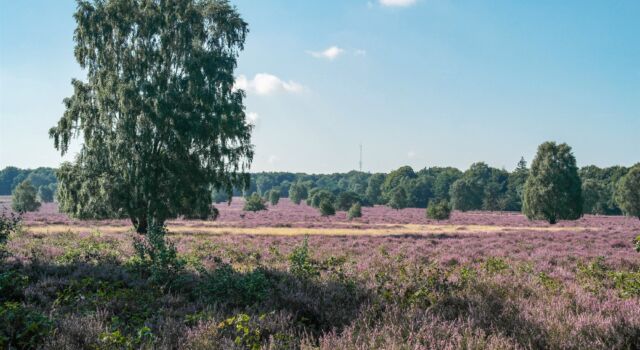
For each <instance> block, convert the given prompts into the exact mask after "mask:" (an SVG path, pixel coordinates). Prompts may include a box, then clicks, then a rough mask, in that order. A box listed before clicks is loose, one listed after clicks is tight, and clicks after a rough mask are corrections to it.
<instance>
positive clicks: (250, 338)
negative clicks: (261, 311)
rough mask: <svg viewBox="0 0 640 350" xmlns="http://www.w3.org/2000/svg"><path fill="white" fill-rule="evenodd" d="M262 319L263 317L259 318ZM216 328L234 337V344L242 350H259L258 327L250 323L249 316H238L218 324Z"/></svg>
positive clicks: (259, 333)
mask: <svg viewBox="0 0 640 350" xmlns="http://www.w3.org/2000/svg"><path fill="white" fill-rule="evenodd" d="M260 318H261V319H264V315H262V316H260ZM218 328H219V329H220V330H221V331H222V332H229V333H231V334H232V335H233V336H235V339H234V343H235V344H236V345H237V346H238V347H241V348H242V349H248V350H259V349H260V348H261V338H262V337H261V332H260V328H259V327H258V325H256V324H255V322H252V320H251V316H249V315H247V314H238V315H235V316H233V317H230V318H228V319H226V320H224V321H223V322H220V324H219V325H218Z"/></svg>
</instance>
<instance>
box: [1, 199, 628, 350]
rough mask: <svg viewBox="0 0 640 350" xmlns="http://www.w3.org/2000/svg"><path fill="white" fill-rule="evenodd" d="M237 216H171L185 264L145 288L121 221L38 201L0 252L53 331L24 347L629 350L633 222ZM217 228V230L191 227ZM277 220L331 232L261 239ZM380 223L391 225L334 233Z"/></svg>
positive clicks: (284, 207)
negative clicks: (65, 211)
mask: <svg viewBox="0 0 640 350" xmlns="http://www.w3.org/2000/svg"><path fill="white" fill-rule="evenodd" d="M242 207H243V202H242V201H241V200H239V201H238V200H234V202H233V203H231V205H230V206H226V205H223V206H221V208H220V219H219V220H220V221H219V222H214V223H212V222H206V221H195V220H174V221H171V222H170V223H169V225H171V226H176V227H179V228H181V229H183V230H181V231H177V230H176V231H172V232H169V233H167V235H168V236H167V237H168V238H169V239H170V241H171V242H172V243H173V247H174V249H175V256H176V258H177V259H179V260H184V261H186V262H188V265H187V266H185V268H183V269H176V270H173V272H172V275H171V277H172V278H171V280H172V281H174V282H173V283H172V284H171V285H170V286H171V288H158V284H157V282H154V281H153V280H152V279H150V278H149V277H150V272H149V270H148V269H143V270H138V269H136V268H138V267H140V265H139V260H140V258H139V257H138V255H137V252H136V250H135V249H134V248H133V247H132V246H131V244H129V242H130V241H131V240H132V239H133V238H134V237H136V235H135V234H134V233H130V232H129V233H126V232H124V233H123V232H121V231H118V230H115V229H116V228H118V227H119V226H121V225H123V224H124V225H127V224H128V223H127V222H123V221H120V220H111V221H105V222H99V223H98V222H93V223H92V224H94V225H100V226H101V228H102V227H104V231H102V232H101V233H100V234H99V235H98V234H96V233H92V232H91V231H92V229H84V228H82V227H86V226H87V225H88V224H86V223H78V222H76V221H73V220H69V219H66V218H64V217H59V216H58V214H55V212H54V211H53V209H52V208H55V207H49V206H48V205H43V208H42V210H41V211H39V212H35V213H28V214H25V229H24V233H23V234H21V235H16V236H14V237H13V238H12V240H11V241H10V242H9V243H8V244H7V249H8V250H9V252H10V253H11V257H10V258H9V259H6V260H5V262H4V263H3V264H2V265H0V286H9V287H11V288H7V289H3V290H2V293H0V298H1V297H3V296H4V297H7V298H9V299H11V300H9V302H13V303H18V304H19V305H20V306H21V307H23V308H24V310H28V311H29V312H34V313H37V314H39V315H46V318H47V319H48V320H49V321H50V325H51V328H49V329H50V332H48V333H47V336H45V337H36V338H34V339H35V340H34V342H35V343H36V344H35V345H34V347H39V348H43V349H52V348H55V349H60V348H69V349H77V348H96V349H108V348H127V347H130V348H131V347H132V348H157V349H176V348H185V349H209V348H214V349H215V348H222V349H243V348H244V349H246V348H260V349H309V348H314V349H316V348H317V349H331V350H335V349H405V348H406V349H424V348H433V349H461V348H477V349H494V348H500V349H523V348H525V349H526V348H535V349H547V348H551V349H633V348H636V347H637V345H636V344H638V334H640V313H638V310H640V296H639V295H638V292H637V291H638V272H639V271H640V254H638V253H637V252H636V251H635V249H634V246H633V243H632V242H633V239H634V236H635V235H634V234H632V233H637V232H639V231H640V221H639V220H637V219H632V218H625V217H606V216H589V215H588V216H586V217H584V218H581V219H579V220H577V221H575V222H560V223H558V224H556V225H555V226H553V227H551V226H549V225H548V224H546V223H543V222H529V221H528V220H527V219H526V218H524V217H523V216H522V215H519V214H505V213H479V212H467V213H460V212H453V213H452V216H451V219H450V220H449V221H447V222H446V225H443V224H439V225H436V226H432V227H433V228H425V232H421V233H406V234H403V233H402V230H403V227H404V226H401V225H404V224H416V223H417V224H425V225H429V224H431V225H433V224H434V221H433V220H430V219H427V218H426V217H425V211H424V209H403V210H398V211H396V210H393V209H389V208H387V207H384V206H375V207H372V208H369V207H365V208H362V211H363V214H364V219H363V220H358V221H357V222H350V221H348V220H347V217H346V213H344V212H340V213H338V214H337V215H335V216H332V217H322V216H321V215H320V214H319V213H318V211H317V210H316V209H315V208H311V207H309V206H307V205H305V204H302V205H299V206H298V205H295V204H293V203H292V202H291V201H289V200H288V199H286V198H283V199H281V203H279V205H278V206H276V207H273V209H272V210H269V211H264V212H256V213H246V217H245V218H244V219H242V218H241V216H240V214H241V213H243V210H242ZM45 213H48V214H45ZM52 222H57V223H60V222H64V223H66V224H67V225H70V227H69V229H75V231H74V232H66V231H64V230H62V231H56V230H55V229H54V228H55V226H53V225H52V224H51V223H52ZM79 224H82V225H83V226H79ZM216 225H220V226H222V227H225V230H227V229H228V233H219V234H210V233H206V231H199V229H202V228H203V227H209V226H216ZM284 225H290V226H286V227H291V228H292V229H294V230H295V229H296V228H300V229H302V228H305V227H310V228H326V229H327V232H332V233H333V234H332V235H309V236H308V237H307V238H306V239H305V237H304V236H301V235H294V236H278V235H270V234H268V233H269V232H270V231H269V229H273V230H277V229H280V228H281V227H282V226H284ZM399 225H400V226H399ZM390 226H391V227H396V226H399V227H400V229H399V230H398V231H397V233H396V234H381V235H363V234H354V235H340V234H339V232H340V231H339V229H340V228H341V227H350V228H359V227H366V228H378V227H390ZM216 227H217V226H216ZM237 227H262V228H264V230H265V231H264V233H266V234H237V233H234V231H233V230H234V228H237ZM407 227H408V226H407ZM425 227H427V226H425ZM437 227H441V228H442V229H438V228H437ZM471 227H475V229H474V230H468V229H469V228H471ZM45 228H46V229H49V228H51V231H50V232H47V231H45V230H44V229H45ZM109 228H113V229H114V230H113V231H111V230H109ZM496 228H498V229H496ZM76 231H77V232H76ZM336 232H337V233H336ZM69 252H73V253H69ZM36 256H37V259H35V257H36ZM110 256H114V257H115V258H109V257H110ZM599 257H601V258H599ZM146 260H147V261H150V258H149V255H146ZM2 281H5V282H2ZM3 288H4V287H3ZM5 291H6V292H5ZM4 302H5V301H0V305H2V304H4ZM9 320H11V319H9ZM0 322H4V321H3V320H0ZM7 322H9V321H7ZM12 324H13V323H12ZM15 324H19V323H15ZM21 324H28V323H25V322H22V323H21ZM1 331H2V330H1V329H0V332H1ZM0 348H3V347H2V346H0Z"/></svg>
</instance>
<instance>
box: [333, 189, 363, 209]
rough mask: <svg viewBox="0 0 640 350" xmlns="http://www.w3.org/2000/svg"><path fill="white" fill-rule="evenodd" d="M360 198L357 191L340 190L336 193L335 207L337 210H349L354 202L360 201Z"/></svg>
mask: <svg viewBox="0 0 640 350" xmlns="http://www.w3.org/2000/svg"><path fill="white" fill-rule="evenodd" d="M361 202H362V200H361V199H360V196H358V194H357V193H355V192H351V191H347V192H341V193H340V194H338V198H336V204H335V206H336V209H338V210H349V208H351V207H352V206H353V204H355V203H361Z"/></svg>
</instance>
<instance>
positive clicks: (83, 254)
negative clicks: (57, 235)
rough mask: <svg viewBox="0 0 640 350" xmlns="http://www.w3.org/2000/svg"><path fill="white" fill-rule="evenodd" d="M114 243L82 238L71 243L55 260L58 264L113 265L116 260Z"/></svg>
mask: <svg viewBox="0 0 640 350" xmlns="http://www.w3.org/2000/svg"><path fill="white" fill-rule="evenodd" d="M116 244H117V243H115V242H106V241H99V240H97V239H96V237H88V238H82V239H79V240H77V241H75V242H73V244H72V246H71V247H68V248H67V249H66V251H65V252H64V254H62V255H60V256H58V257H57V258H56V262H58V263H60V264H77V263H87V264H93V265H97V264H100V263H115V262H116V261H117V260H118V251H117V249H116Z"/></svg>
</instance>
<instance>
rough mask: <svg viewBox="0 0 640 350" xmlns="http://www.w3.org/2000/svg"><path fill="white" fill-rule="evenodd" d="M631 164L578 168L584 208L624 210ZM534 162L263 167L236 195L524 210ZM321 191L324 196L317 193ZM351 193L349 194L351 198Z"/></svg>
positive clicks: (589, 210)
mask: <svg viewBox="0 0 640 350" xmlns="http://www.w3.org/2000/svg"><path fill="white" fill-rule="evenodd" d="M629 169H630V168H627V167H623V166H613V167H608V168H599V167H597V166H594V165H589V166H586V167H583V168H581V169H579V171H578V174H579V176H580V178H581V182H582V194H583V198H584V202H583V203H584V204H583V212H584V213H585V214H601V215H620V214H622V211H621V210H620V208H619V207H618V205H617V204H616V201H615V200H614V196H615V189H616V186H617V183H618V182H619V181H620V179H621V178H622V177H623V176H624V175H626V174H627V172H628V171H629ZM528 176H529V168H528V167H527V163H526V162H525V160H524V159H521V160H520V161H519V162H518V164H517V166H516V168H515V169H514V170H513V171H512V172H509V171H507V170H505V169H498V168H493V167H490V166H488V165H487V164H486V163H484V162H478V163H474V164H472V165H471V166H470V167H469V169H467V170H466V171H464V172H463V171H460V170H458V169H456V168H452V167H431V168H424V169H421V170H418V171H415V170H414V169H413V168H411V167H410V166H403V167H400V168H398V169H396V170H394V171H392V172H390V173H388V174H385V173H365V172H359V171H350V172H348V173H335V174H304V173H288V172H262V173H254V174H252V176H251V184H250V186H249V188H248V189H246V190H244V191H240V190H235V191H234V195H235V196H240V195H243V196H247V195H250V194H252V193H257V194H259V195H260V196H263V197H267V196H268V194H269V192H271V191H274V190H275V191H278V192H279V193H280V196H281V197H290V198H292V199H293V200H294V202H299V201H301V200H307V202H308V203H309V204H310V205H314V204H318V203H319V199H315V200H314V199H313V197H317V198H327V197H330V196H331V197H332V198H334V199H340V198H342V199H345V200H344V201H345V202H353V201H358V202H359V203H361V204H362V205H374V204H384V205H388V206H390V207H392V208H396V209H401V208H407V207H416V208H425V207H426V206H427V205H428V204H429V203H430V202H436V203H437V202H442V201H446V202H449V203H451V205H452V207H453V208H454V209H457V210H462V211H468V210H492V211H521V210H522V198H523V192H524V185H525V182H526V181H527V177H528ZM318 195H319V197H318ZM347 199H348V200H347ZM214 200H215V201H216V202H224V201H226V200H228V196H227V194H225V193H218V192H215V191H214Z"/></svg>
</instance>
